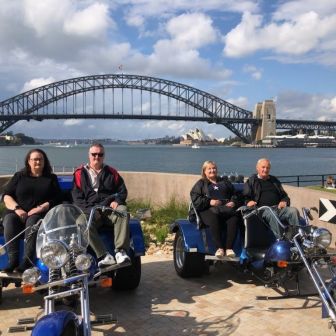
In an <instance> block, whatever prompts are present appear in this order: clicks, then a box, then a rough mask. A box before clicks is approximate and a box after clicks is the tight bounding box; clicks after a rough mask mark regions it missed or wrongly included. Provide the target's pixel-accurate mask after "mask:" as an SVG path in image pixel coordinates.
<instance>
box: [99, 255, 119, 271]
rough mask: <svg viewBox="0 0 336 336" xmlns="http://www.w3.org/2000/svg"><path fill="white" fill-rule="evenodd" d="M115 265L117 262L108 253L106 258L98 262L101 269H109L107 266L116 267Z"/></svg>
mask: <svg viewBox="0 0 336 336" xmlns="http://www.w3.org/2000/svg"><path fill="white" fill-rule="evenodd" d="M115 263H116V261H115V259H114V258H113V256H111V254H110V253H106V255H105V258H104V259H102V260H100V261H99V262H98V267H99V268H101V267H107V266H111V265H114V264H115Z"/></svg>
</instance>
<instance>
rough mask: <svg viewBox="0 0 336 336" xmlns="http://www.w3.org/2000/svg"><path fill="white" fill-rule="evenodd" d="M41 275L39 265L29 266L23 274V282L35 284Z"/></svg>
mask: <svg viewBox="0 0 336 336" xmlns="http://www.w3.org/2000/svg"><path fill="white" fill-rule="evenodd" d="M40 277H41V272H40V270H39V269H38V268H37V267H32V268H28V269H26V270H25V271H24V272H23V274H22V282H23V283H24V284H28V285H35V284H36V282H37V281H38V280H39V279H40Z"/></svg>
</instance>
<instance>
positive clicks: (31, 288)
mask: <svg viewBox="0 0 336 336" xmlns="http://www.w3.org/2000/svg"><path fill="white" fill-rule="evenodd" d="M22 293H23V294H31V293H34V286H32V285H28V284H24V285H22Z"/></svg>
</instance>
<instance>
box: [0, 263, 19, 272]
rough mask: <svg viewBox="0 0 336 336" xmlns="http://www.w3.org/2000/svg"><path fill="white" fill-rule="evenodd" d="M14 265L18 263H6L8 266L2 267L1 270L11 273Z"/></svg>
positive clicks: (16, 265)
mask: <svg viewBox="0 0 336 336" xmlns="http://www.w3.org/2000/svg"><path fill="white" fill-rule="evenodd" d="M16 267H18V263H13V264H8V266H7V267H6V268H4V269H3V270H2V271H3V272H6V273H13V271H14V269H15V268H16Z"/></svg>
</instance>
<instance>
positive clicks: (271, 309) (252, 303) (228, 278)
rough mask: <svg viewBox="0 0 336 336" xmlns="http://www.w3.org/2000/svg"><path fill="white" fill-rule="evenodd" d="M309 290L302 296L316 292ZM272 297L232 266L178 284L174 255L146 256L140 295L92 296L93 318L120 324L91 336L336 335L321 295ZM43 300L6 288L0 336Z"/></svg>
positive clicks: (93, 292) (0, 309)
mask: <svg viewBox="0 0 336 336" xmlns="http://www.w3.org/2000/svg"><path fill="white" fill-rule="evenodd" d="M307 283H309V280H307ZM308 287H309V286H307V287H306V288H305V290H311V289H310V288H308ZM267 296H269V297H273V298H274V297H279V294H278V293H277V292H276V291H275V290H273V289H269V288H264V287H263V285H261V284H260V283H259V282H258V281H256V280H255V279H254V278H253V277H251V276H250V275H247V274H242V273H240V272H239V271H238V270H236V269H234V267H232V265H229V264H227V263H226V264H220V265H217V266H216V267H212V268H211V272H210V274H209V275H205V276H203V277H201V278H197V279H181V278H179V277H178V276H177V275H176V273H175V270H174V265H173V261H172V256H166V255H147V256H145V257H143V258H142V279H141V283H140V286H139V287H138V289H137V290H135V291H133V292H115V291H113V290H111V289H97V288H94V289H92V290H91V291H90V300H91V305H90V306H91V311H92V314H107V313H112V314H113V315H114V317H115V318H116V319H117V323H116V324H113V325H112V324H110V325H105V326H99V325H95V326H93V328H92V334H93V335H104V336H107V335H120V336H126V335H132V336H140V335H141V336H143V335H150V336H151V335H153V336H154V335H160V336H175V335H200V336H224V335H234V336H249V335H255V336H259V335H262V336H273V335H276V336H281V335H286V336H295V335H305V336H308V335H312V336H316V335H319V336H324V335H326V336H327V335H335V332H333V331H332V330H330V329H328V326H327V321H326V320H322V319H321V303H320V300H319V299H318V297H315V296H310V297H303V298H295V299H294V298H292V299H289V298H287V299H280V300H276V299H273V300H272V299H269V300H267ZM41 302H42V297H41V296H40V295H39V294H34V295H32V296H24V295H23V294H21V293H20V290H19V289H18V288H14V287H9V288H7V289H4V292H3V303H2V305H1V306H0V335H7V329H8V327H9V326H11V325H15V324H16V320H17V318H22V317H35V316H37V315H39V314H42V308H41V307H40V304H41ZM10 335H23V336H24V335H29V332H23V333H16V334H15V333H14V334H13V333H12V334H10Z"/></svg>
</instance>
